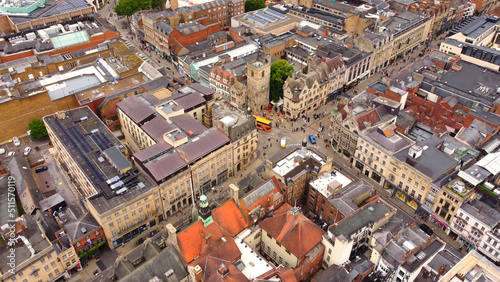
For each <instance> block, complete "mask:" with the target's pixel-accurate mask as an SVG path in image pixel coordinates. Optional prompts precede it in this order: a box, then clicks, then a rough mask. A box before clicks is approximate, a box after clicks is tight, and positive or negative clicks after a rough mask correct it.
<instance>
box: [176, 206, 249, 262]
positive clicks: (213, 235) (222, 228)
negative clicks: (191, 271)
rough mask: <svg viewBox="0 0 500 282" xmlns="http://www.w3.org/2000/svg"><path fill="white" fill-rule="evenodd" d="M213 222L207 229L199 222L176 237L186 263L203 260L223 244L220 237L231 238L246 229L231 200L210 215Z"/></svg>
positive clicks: (245, 223)
mask: <svg viewBox="0 0 500 282" xmlns="http://www.w3.org/2000/svg"><path fill="white" fill-rule="evenodd" d="M212 218H213V220H214V222H213V223H212V224H210V225H208V226H207V227H204V226H203V222H201V221H200V220H199V221H197V222H196V223H195V224H193V225H192V226H190V227H189V228H188V229H186V230H185V231H184V232H182V233H180V234H179V235H177V240H178V243H179V248H180V249H181V252H182V254H183V255H184V258H185V259H186V262H187V263H190V262H192V261H193V260H194V259H196V258H203V257H205V256H206V255H208V254H210V253H212V252H213V251H215V250H216V249H217V248H219V246H220V245H221V244H222V243H223V241H222V239H221V238H222V237H225V238H226V239H230V238H233V237H234V236H236V235H237V234H238V233H240V232H241V231H243V229H245V228H247V227H248V223H247V222H246V220H245V218H244V217H243V214H242V213H241V211H240V209H239V208H238V206H237V205H236V203H235V202H234V200H231V201H229V202H227V203H225V204H224V205H222V206H221V207H220V208H218V209H216V210H215V211H214V212H213V213H212Z"/></svg>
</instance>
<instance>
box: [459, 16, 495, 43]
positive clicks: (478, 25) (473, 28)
mask: <svg viewBox="0 0 500 282" xmlns="http://www.w3.org/2000/svg"><path fill="white" fill-rule="evenodd" d="M497 25H500V20H499V19H498V17H494V16H489V17H486V16H481V17H476V18H473V19H471V20H470V21H468V22H467V23H466V24H464V25H463V26H462V27H461V28H460V30H458V32H460V33H462V34H463V35H465V36H466V37H469V38H474V39H476V38H478V37H480V36H481V35H483V34H484V33H485V32H487V31H489V30H490V28H492V27H494V26H497ZM452 38H453V36H452Z"/></svg>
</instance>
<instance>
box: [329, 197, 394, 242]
mask: <svg viewBox="0 0 500 282" xmlns="http://www.w3.org/2000/svg"><path fill="white" fill-rule="evenodd" d="M392 211H394V209H393V208H392V207H390V206H388V205H387V204H385V203H384V202H383V201H381V200H377V201H375V202H372V203H370V204H368V205H365V206H363V207H362V208H360V209H358V210H357V211H356V212H355V213H353V214H351V215H350V216H348V217H346V218H344V219H342V220H341V221H340V222H338V223H336V224H334V225H332V226H330V227H329V228H328V231H329V232H330V233H332V234H333V235H334V236H335V237H343V240H344V239H348V240H349V239H350V238H351V235H352V234H354V233H356V232H358V230H360V229H362V228H363V227H365V226H368V225H370V224H374V223H375V222H377V221H379V220H380V219H382V218H384V217H386V216H387V215H388V214H389V213H391V212H392Z"/></svg>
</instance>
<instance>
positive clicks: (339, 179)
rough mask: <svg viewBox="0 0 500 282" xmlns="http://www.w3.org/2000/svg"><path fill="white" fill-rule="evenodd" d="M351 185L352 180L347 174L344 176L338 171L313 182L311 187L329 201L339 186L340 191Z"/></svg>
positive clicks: (333, 171)
mask: <svg viewBox="0 0 500 282" xmlns="http://www.w3.org/2000/svg"><path fill="white" fill-rule="evenodd" d="M351 183H352V179H350V178H349V177H347V176H346V175H345V174H342V173H341V172H340V171H338V170H332V171H330V172H325V173H324V174H323V175H321V176H319V177H318V178H317V179H315V180H314V181H311V182H310V183H309V185H311V187H312V188H314V189H316V190H318V192H320V193H321V194H322V195H323V196H325V197H326V198H327V199H328V198H330V197H331V196H332V192H333V190H334V189H336V188H338V187H339V185H340V187H341V188H340V189H343V188H345V187H347V185H349V184H351Z"/></svg>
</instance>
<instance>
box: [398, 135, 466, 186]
mask: <svg viewBox="0 0 500 282" xmlns="http://www.w3.org/2000/svg"><path fill="white" fill-rule="evenodd" d="M441 142H442V141H441V140H440V139H439V138H438V137H436V136H432V137H430V138H428V139H426V140H424V141H421V142H418V143H417V144H418V145H419V146H421V147H423V148H425V147H426V146H427V149H424V150H423V152H422V155H421V156H420V157H418V158H416V159H415V158H413V157H412V156H409V155H408V151H409V150H410V148H407V149H405V150H402V151H401V152H398V153H396V154H395V155H394V157H395V158H397V159H398V160H400V161H401V162H406V163H407V164H409V165H410V166H412V167H413V168H415V169H416V170H418V171H420V172H421V173H423V174H425V175H426V176H427V177H429V178H430V179H431V180H432V181H434V180H436V179H438V178H439V177H440V176H441V175H443V174H444V173H445V172H447V171H449V170H450V169H452V168H453V167H455V166H457V164H458V161H457V160H455V159H454V158H452V157H451V156H449V155H448V154H446V153H444V152H441V151H440V150H438V149H436V147H435V146H437V145H438V144H440V143H441Z"/></svg>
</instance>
